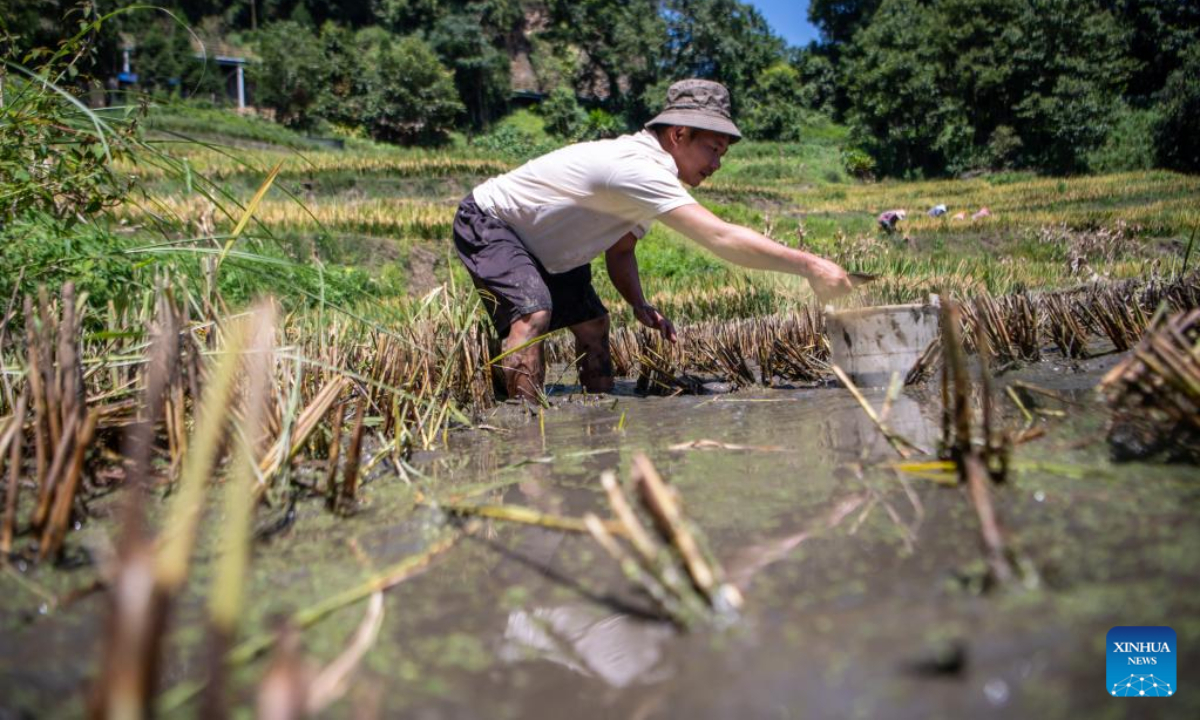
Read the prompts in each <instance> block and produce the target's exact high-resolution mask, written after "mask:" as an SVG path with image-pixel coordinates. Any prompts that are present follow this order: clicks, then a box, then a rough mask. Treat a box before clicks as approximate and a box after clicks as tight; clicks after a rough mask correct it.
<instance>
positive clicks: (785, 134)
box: [739, 62, 810, 140]
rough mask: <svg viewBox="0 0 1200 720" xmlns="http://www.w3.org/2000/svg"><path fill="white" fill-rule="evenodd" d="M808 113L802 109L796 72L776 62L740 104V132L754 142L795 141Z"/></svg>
mask: <svg viewBox="0 0 1200 720" xmlns="http://www.w3.org/2000/svg"><path fill="white" fill-rule="evenodd" d="M809 115H810V111H808V110H806V109H805V104H804V84H803V83H802V82H801V80H800V72H799V71H798V70H796V68H794V67H792V66H791V65H789V64H787V63H784V62H778V63H776V64H774V65H772V66H771V67H769V68H767V70H766V71H765V72H764V73H763V74H762V76H760V77H759V79H758V83H757V84H755V86H754V91H753V92H752V93H750V94H749V97H748V99H747V100H746V102H745V103H743V105H742V113H741V116H740V117H739V123H740V127H741V130H742V132H744V133H745V134H746V136H747V137H749V138H753V139H755V140H798V139H800V134H801V132H800V131H801V129H802V128H803V127H804V125H805V124H806V120H807V119H808V117H809Z"/></svg>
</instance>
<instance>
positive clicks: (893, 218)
mask: <svg viewBox="0 0 1200 720" xmlns="http://www.w3.org/2000/svg"><path fill="white" fill-rule="evenodd" d="M906 217H908V213H907V212H906V211H904V210H886V211H884V212H881V213H879V217H878V218H877V219H878V220H879V228H880V229H881V230H883V231H884V232H885V233H888V234H889V235H890V234H891V233H894V232H896V224H897V223H899V222H900V221H901V220H903V219H904V218H906Z"/></svg>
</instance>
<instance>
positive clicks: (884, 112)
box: [843, 0, 1133, 174]
mask: <svg viewBox="0 0 1200 720" xmlns="http://www.w3.org/2000/svg"><path fill="white" fill-rule="evenodd" d="M1127 41H1128V35H1127V33H1125V32H1124V31H1123V30H1122V28H1121V27H1120V26H1119V25H1118V24H1117V23H1116V22H1115V20H1114V18H1113V17H1112V15H1111V14H1110V13H1108V12H1106V11H1104V10H1103V9H1102V8H1100V6H1099V4H1098V3H1097V2H1096V1H1095V0H931V1H922V0H883V2H882V4H881V5H880V6H879V9H878V10H877V11H876V13H875V14H874V16H873V18H872V20H871V23H870V24H869V25H868V26H867V27H866V28H864V29H863V30H861V31H860V32H859V33H858V34H857V35H855V40H854V43H853V44H852V45H851V46H849V47H848V48H847V49H846V53H845V61H846V65H845V67H844V74H843V77H844V78H845V79H846V87H847V95H848V100H849V103H850V110H849V111H848V119H849V120H850V122H851V124H852V126H853V127H852V130H853V134H854V137H855V138H856V139H857V140H858V141H859V142H860V143H861V145H862V147H863V148H864V149H866V150H868V151H869V152H871V153H872V154H873V155H874V156H875V158H876V159H877V160H878V161H879V166H880V169H881V170H882V171H883V172H884V173H887V174H903V173H907V172H913V171H920V172H925V173H941V172H945V171H950V172H958V171H962V170H966V169H970V168H973V167H985V166H989V165H999V164H1007V163H1009V162H1013V163H1016V164H1023V165H1028V166H1032V167H1037V168H1040V169H1044V170H1050V171H1054V172H1073V171H1077V170H1081V169H1085V159H1086V156H1087V154H1088V152H1089V151H1091V150H1092V149H1094V148H1095V147H1097V146H1099V145H1100V144H1101V143H1102V142H1103V141H1104V139H1105V137H1106V136H1107V134H1108V132H1109V128H1110V125H1111V118H1112V117H1114V115H1115V113H1116V112H1117V109H1118V107H1119V105H1118V102H1117V101H1118V99H1119V97H1120V95H1121V93H1122V91H1123V89H1124V87H1125V83H1126V80H1127V78H1128V77H1129V75H1130V72H1131V71H1132V67H1133V64H1132V63H1131V62H1130V61H1129V60H1128V58H1127V57H1126V54H1125V48H1126V47H1127Z"/></svg>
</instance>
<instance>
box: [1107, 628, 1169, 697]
mask: <svg viewBox="0 0 1200 720" xmlns="http://www.w3.org/2000/svg"><path fill="white" fill-rule="evenodd" d="M1105 642H1106V646H1107V648H1108V651H1107V654H1108V663H1107V670H1108V672H1107V680H1108V694H1109V695H1111V696H1113V697H1171V696H1172V695H1174V694H1175V693H1176V692H1177V691H1178V688H1177V687H1176V685H1175V653H1176V650H1177V648H1176V646H1175V631H1174V630H1172V629H1171V628H1169V627H1115V628H1113V629H1112V630H1109V631H1108V637H1107V638H1106V641H1105Z"/></svg>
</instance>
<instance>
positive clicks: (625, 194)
mask: <svg viewBox="0 0 1200 720" xmlns="http://www.w3.org/2000/svg"><path fill="white" fill-rule="evenodd" d="M474 195H475V203H476V204H477V205H478V206H479V207H480V209H481V210H483V211H484V212H486V213H488V214H489V215H492V216H494V217H497V218H499V219H501V220H503V221H504V222H506V223H508V224H509V225H510V226H511V227H512V228H513V230H515V231H516V232H517V235H518V236H520V238H521V241H522V242H523V243H524V244H525V247H526V248H527V249H528V250H529V252H530V253H531V254H532V255H533V256H534V257H536V258H537V259H538V261H539V262H541V263H542V266H543V267H545V268H546V270H547V271H549V272H551V273H561V272H566V271H567V270H570V269H572V268H576V267H579V266H580V265H584V264H586V263H588V262H591V260H592V258H594V257H596V256H597V255H599V254H600V253H602V252H604V251H605V250H607V249H608V248H610V247H612V245H613V244H615V243H616V242H617V241H618V240H620V239H621V238H622V237H623V236H624V235H625V233H628V232H632V233H633V234H634V235H635V236H637V237H638V238H641V237H642V236H643V235H645V234H646V230H647V229H649V226H650V224H651V223H652V222H653V221H654V219H655V218H656V217H658V216H659V215H662V214H663V213H666V212H670V211H671V210H674V209H675V208H677V207H680V206H683V205H690V204H692V203H695V202H696V201H695V200H693V199H692V196H691V195H689V194H688V192H687V190H685V189H684V187H683V184H682V183H681V182H680V181H679V169H678V168H677V167H676V165H675V159H674V158H672V157H671V155H670V153H668V152H667V151H666V150H663V149H662V146H661V145H659V144H658V138H657V137H655V136H654V134H653V133H651V132H650V131H648V130H642V131H641V132H638V133H635V134H633V135H623V136H621V137H619V138H615V139H613V140H597V141H595V142H586V143H578V144H576V145H570V146H568V147H565V148H562V149H560V150H555V151H554V152H552V153H549V154H547V155H543V156H542V157H540V158H537V159H535V160H530V161H529V162H527V163H525V164H524V165H522V166H521V167H519V168H517V169H516V170H513V171H511V172H508V173H505V174H504V175H500V176H499V177H495V178H492V179H491V180H488V181H487V182H485V183H483V184H482V185H480V186H479V187H477V188H475V191H474Z"/></svg>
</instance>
